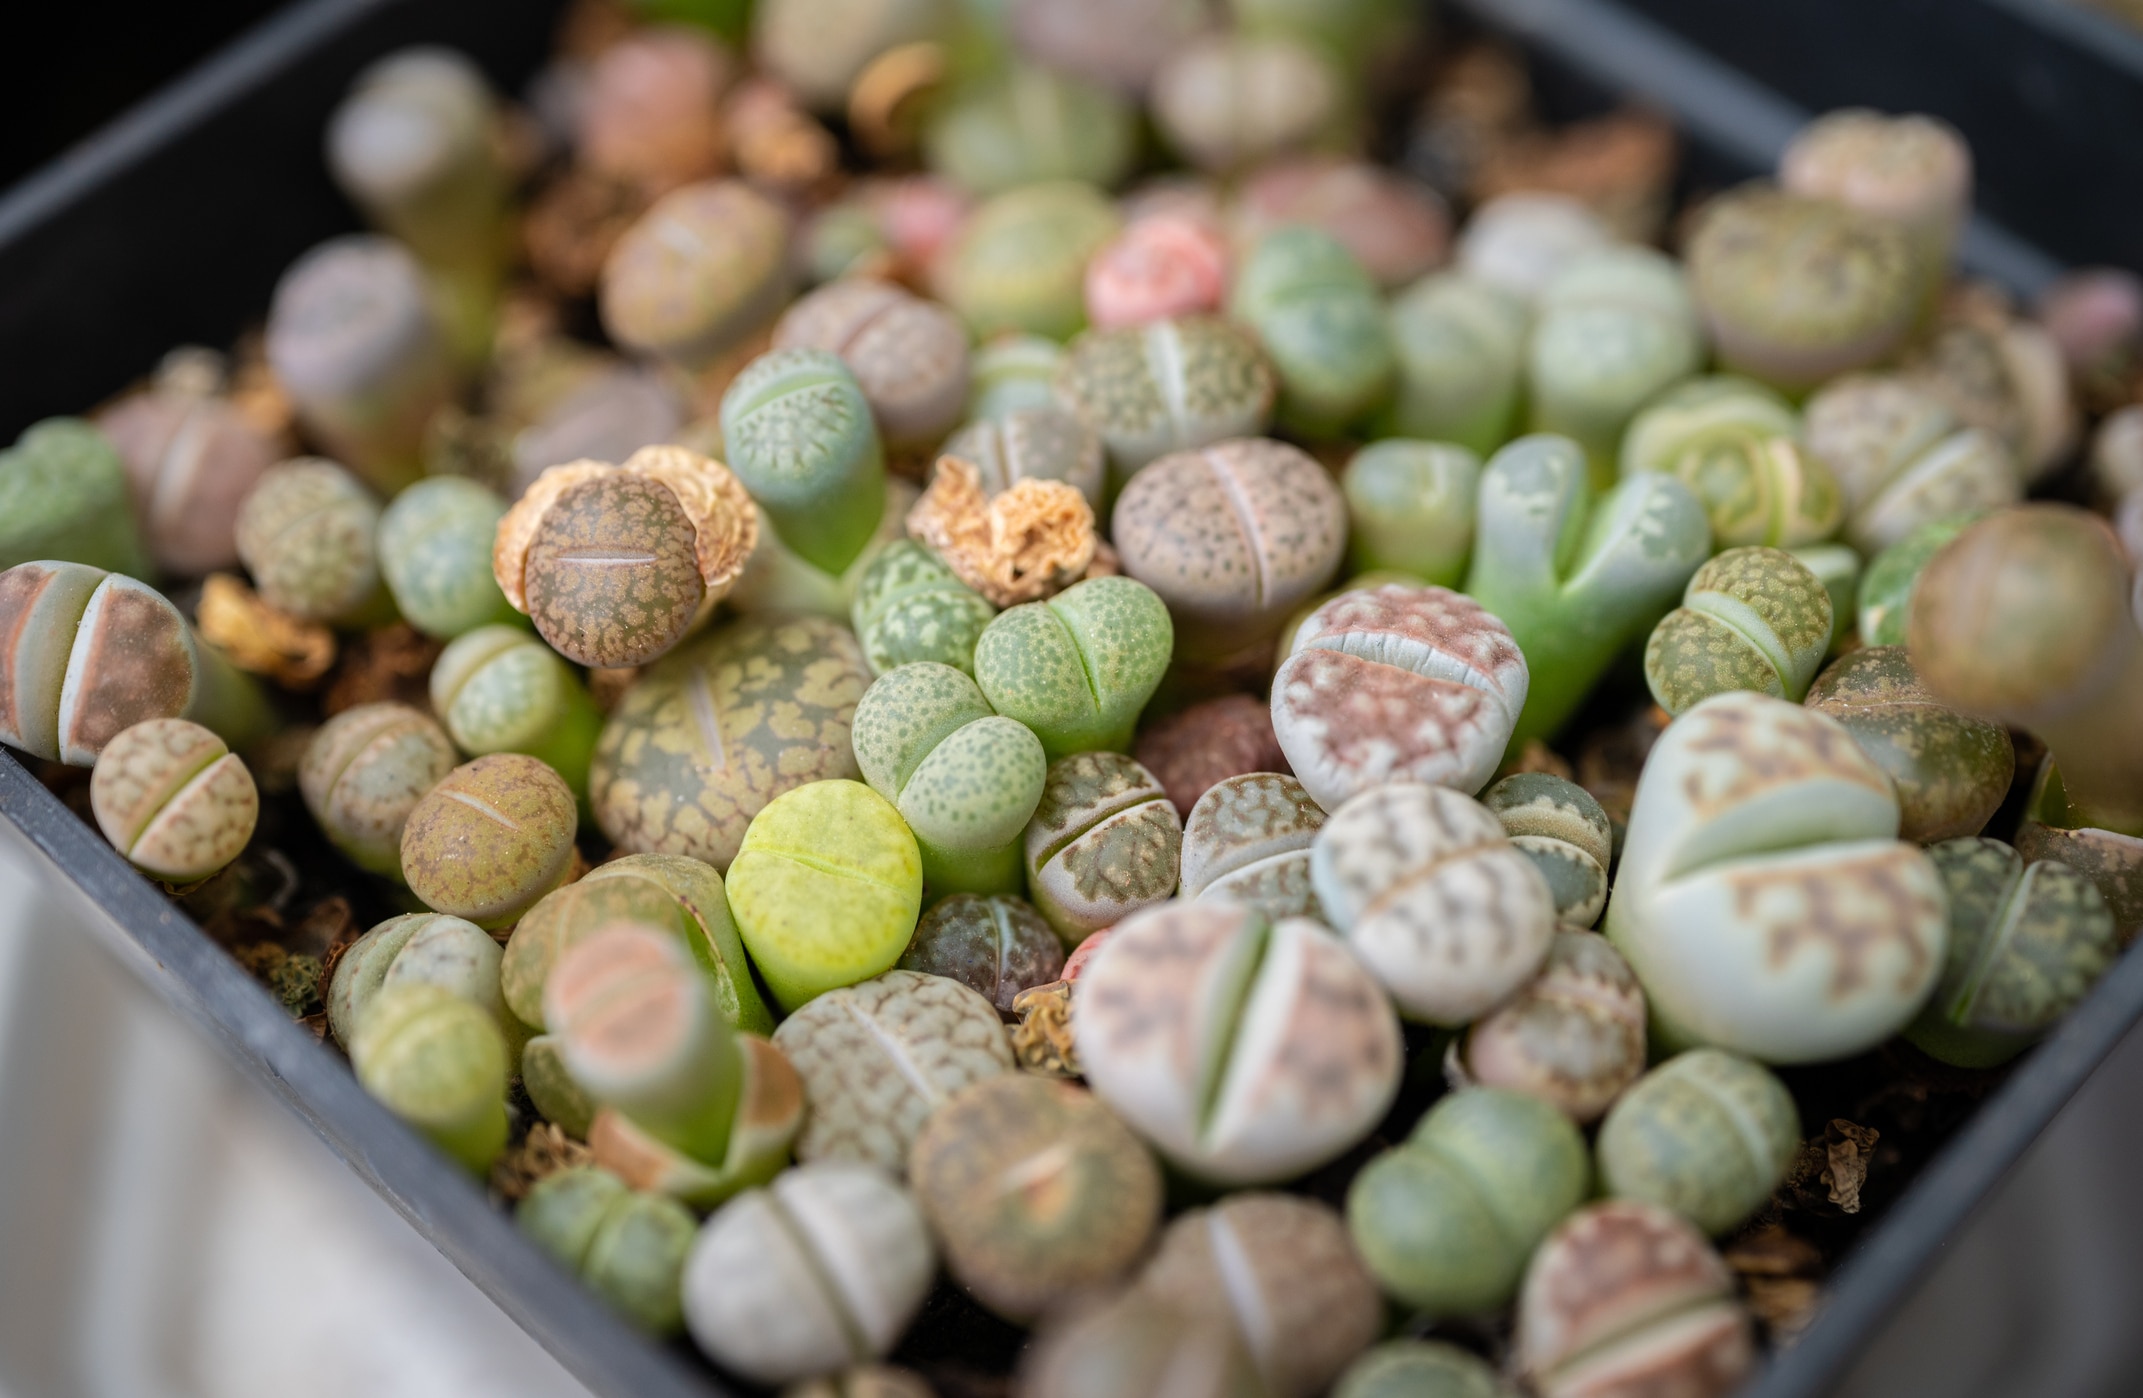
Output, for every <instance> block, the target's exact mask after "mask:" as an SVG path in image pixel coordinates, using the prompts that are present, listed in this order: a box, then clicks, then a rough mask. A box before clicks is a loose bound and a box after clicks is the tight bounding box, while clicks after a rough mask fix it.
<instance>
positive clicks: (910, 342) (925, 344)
mask: <svg viewBox="0 0 2143 1398" xmlns="http://www.w3.org/2000/svg"><path fill="white" fill-rule="evenodd" d="M774 348H775V349H818V350H827V351H830V352H831V353H834V354H837V355H839V356H840V357H841V362H842V363H844V364H846V365H847V366H848V369H849V372H850V373H852V374H854V375H855V376H856V383H857V384H858V385H859V386H860V387H861V388H862V390H863V397H864V399H865V400H866V401H867V402H869V404H870V405H871V414H872V416H874V417H875V418H877V420H878V428H879V430H880V431H881V432H883V433H884V434H885V438H886V440H887V441H888V442H890V443H893V444H895V445H928V444H930V443H934V442H936V441H937V440H938V439H939V438H941V437H943V436H944V435H945V433H946V432H947V431H948V430H950V429H951V427H952V426H953V424H954V423H956V422H958V421H959V420H960V411H961V409H962V408H964V407H965V406H966V405H967V329H966V327H965V326H963V325H961V324H960V320H959V317H957V316H955V315H954V314H953V313H952V312H951V311H948V310H946V309H945V308H944V307H943V306H940V305H938V304H937V303H936V302H935V301H925V300H924V299H922V298H921V297H919V296H912V295H910V294H909V293H907V292H906V291H903V290H901V289H900V288H899V287H897V286H894V285H892V284H891V283H890V282H881V281H875V280H872V279H871V278H868V277H849V278H843V279H841V280H840V281H836V282H830V283H828V284H827V285H825V286H822V287H820V288H819V289H818V290H816V291H814V292H812V293H810V294H809V295H807V296H805V297H804V298H803V299H801V300H799V301H798V302H797V303H796V304H795V305H793V306H791V307H790V308H789V309H788V311H787V312H785V313H784V314H783V315H782V317H781V320H780V322H779V323H777V324H776V325H775V326H774Z"/></svg>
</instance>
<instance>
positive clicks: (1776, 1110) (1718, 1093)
mask: <svg viewBox="0 0 2143 1398" xmlns="http://www.w3.org/2000/svg"><path fill="white" fill-rule="evenodd" d="M1800 1148H1801V1118H1800V1113H1799V1112H1798V1111H1796V1110H1795V1108H1794V1105H1793V1094H1792V1093H1790V1092H1788V1091H1787V1090H1786V1085H1785V1084H1784V1083H1782V1082H1780V1081H1779V1080H1778V1079H1777V1078H1776V1077H1774V1076H1772V1075H1771V1073H1770V1072H1768V1071H1767V1070H1766V1069H1765V1068H1764V1067H1763V1065H1761V1064H1759V1063H1752V1062H1750V1061H1749V1060H1748V1059H1746V1058H1741V1057H1738V1056H1736V1055H1734V1054H1731V1053H1722V1052H1720V1051H1719V1050H1718V1049H1691V1050H1690V1051H1689V1052H1687V1053H1682V1054H1677V1055H1675V1056H1674V1057H1673V1058H1670V1059H1668V1060H1667V1061H1666V1062H1664V1063H1662V1064H1660V1065H1659V1066H1658V1067H1657V1068H1654V1069H1653V1070H1652V1071H1651V1072H1649V1073H1646V1074H1645V1075H1644V1076H1643V1077H1642V1078H1639V1079H1638V1080H1637V1082H1636V1083H1635V1084H1633V1085H1632V1086H1631V1087H1630V1089H1629V1091H1627V1092H1625V1093H1623V1094H1622V1097H1621V1100H1619V1101H1617V1102H1616V1103H1615V1105H1614V1107H1613V1109H1612V1110H1610V1111H1609V1112H1608V1114H1607V1120H1606V1121H1605V1122H1603V1123H1602V1124H1601V1126H1600V1139H1599V1143H1598V1146H1597V1147H1596V1149H1597V1152H1598V1156H1599V1167H1600V1187H1601V1189H1602V1191H1603V1192H1605V1193H1606V1194H1607V1195H1608V1196H1609V1197H1611V1198H1617V1199H1641V1200H1644V1201H1645V1202H1646V1203H1649V1204H1657V1205H1659V1206H1660V1207H1661V1208H1665V1209H1672V1210H1673V1211H1674V1212H1675V1213H1678V1214H1680V1215H1681V1216H1682V1217H1683V1218H1686V1219H1688V1220H1689V1221H1690V1222H1691V1223H1694V1224H1695V1225H1696V1226H1697V1227H1699V1228H1701V1229H1703V1230H1704V1231H1705V1232H1706V1233H1710V1234H1715V1235H1716V1234H1720V1233H1724V1232H1726V1231H1727V1230H1728V1229H1731V1228H1733V1227H1735V1226H1736V1225H1738V1224H1739V1223H1741V1222H1742V1221H1743V1220H1744V1219H1746V1218H1748V1216H1749V1215H1750V1214H1753V1213H1755V1212H1756V1211H1757V1210H1758V1209H1759V1208H1761V1207H1763V1204H1764V1201H1765V1200H1767V1199H1769V1198H1770V1197H1771V1192H1772V1191H1773V1190H1775V1189H1777V1188H1778V1186H1779V1184H1780V1183H1781V1182H1782V1181H1784V1179H1785V1178H1786V1171H1787V1169H1788V1167H1790V1166H1791V1165H1792V1164H1793V1158H1794V1156H1795V1155H1796V1154H1798V1153H1799V1151H1800Z"/></svg>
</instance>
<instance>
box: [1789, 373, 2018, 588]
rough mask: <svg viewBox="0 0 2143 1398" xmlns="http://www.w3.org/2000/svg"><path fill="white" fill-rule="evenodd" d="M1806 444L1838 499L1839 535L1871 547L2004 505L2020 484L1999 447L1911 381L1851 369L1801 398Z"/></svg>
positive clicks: (1876, 548)
mask: <svg viewBox="0 0 2143 1398" xmlns="http://www.w3.org/2000/svg"><path fill="white" fill-rule="evenodd" d="M1805 430H1806V436H1807V442H1808V449H1809V450H1810V451H1811V452H1813V453H1814V454H1815V455H1816V456H1817V457H1818V458H1819V459H1821V460H1822V461H1823V462H1824V464H1825V465H1827V466H1828V467H1829V468H1830V470H1831V474H1832V475H1833V476H1834V477H1835V478H1836V479H1837V482H1838V486H1839V489H1840V491H1841V493H1842V494H1843V495H1844V497H1845V509H1846V517H1845V531H1844V532H1845V537H1846V539H1847V541H1848V542H1850V543H1851V544H1852V545H1853V546H1854V547H1856V548H1859V549H1862V550H1864V551H1866V552H1868V553H1878V552H1880V551H1881V550H1883V549H1886V548H1889V547H1890V546H1891V545H1892V544H1895V543H1898V542H1899V541H1901V540H1903V539H1904V538H1906V537H1907V536H1908V535H1910V534H1911V533H1912V532H1913V531H1914V530H1916V529H1917V528H1919V527H1920V526H1921V525H1924V524H1926V523H1928V522H1929V521H1931V520H1938V519H1944V518H1947V517H1949V516H1952V515H1958V514H1966V513H1977V512H1979V511H1982V510H1991V509H1995V508H1997V507H1999V506H2002V505H2013V504H2015V503H2016V502H2017V500H2018V499H2019V498H2020V497H2021V496H2022V494H2023V482H2022V480H2021V478H2020V476H2019V473H2018V471H2017V466H2016V462H2015V461H2014V460H2013V459H2012V458H2011V456H2010V454H2009V451H2008V448H2006V447H2004V446H2003V445H2002V443H2001V442H2000V441H1999V440H1998V439H1997V438H1996V437H1995V436H1994V435H1993V434H1992V433H1990V432H1986V431H1984V430H1982V429H1980V428H1977V427H1967V426H1965V425H1964V424H1963V423H1961V422H1959V421H1958V420H1957V417H1956V415H1955V414H1953V413H1951V412H1950V410H1949V409H1948V407H1946V406H1945V405H1944V404H1943V402H1942V400H1941V399H1940V398H1938V397H1936V396H1935V395H1934V394H1932V393H1930V392H1928V391H1927V390H1926V389H1924V388H1922V387H1920V386H1919V385H1917V384H1915V383H1913V382H1912V381H1911V380H1909V379H1906V378H1902V377H1899V376H1895V375H1888V374H1852V375H1848V376H1847V377H1845V378H1842V379H1837V380H1835V381H1833V382H1831V383H1829V384H1826V385H1825V386H1824V387H1823V388H1822V389H1820V390H1819V391H1818V392H1816V394H1815V395H1814V396H1812V397H1811V398H1810V399H1809V400H1808V411H1807V415H1806V428H1805Z"/></svg>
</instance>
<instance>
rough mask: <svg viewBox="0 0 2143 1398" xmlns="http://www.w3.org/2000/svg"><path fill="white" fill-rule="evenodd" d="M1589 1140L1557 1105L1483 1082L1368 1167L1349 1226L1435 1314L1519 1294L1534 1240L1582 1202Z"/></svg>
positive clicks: (1388, 1284) (1476, 1308)
mask: <svg viewBox="0 0 2143 1398" xmlns="http://www.w3.org/2000/svg"><path fill="white" fill-rule="evenodd" d="M1591 1181H1592V1163H1591V1162H1590V1161H1589V1160H1587V1159H1586V1156H1585V1139H1584V1137H1582V1136H1580V1135H1579V1134H1578V1130H1577V1127H1575V1126H1574V1125H1572V1124H1571V1122H1570V1118H1568V1117H1566V1116H1564V1115H1563V1114H1562V1113H1561V1112H1559V1111H1557V1110H1556V1109H1555V1108H1554V1106H1553V1105H1551V1104H1549V1103H1547V1102H1543V1101H1541V1100H1540V1099H1539V1098H1537V1097H1528V1096H1526V1095H1524V1094H1522V1093H1517V1092H1504V1091H1501V1090H1499V1089H1497V1088H1492V1087H1483V1088H1473V1089H1470V1090H1468V1091H1464V1092H1457V1093H1453V1094H1452V1095H1450V1096H1448V1097H1446V1098H1444V1099H1443V1100H1442V1101H1441V1102H1438V1103H1437V1104H1436V1105H1435V1106H1434V1107H1432V1108H1431V1109H1430V1110H1429V1114H1428V1115H1427V1116H1424V1117H1423V1118H1422V1119H1421V1122H1420V1124H1419V1125H1417V1126H1416V1127H1415V1128H1414V1130H1413V1133H1412V1134H1411V1135H1410V1136H1408V1137H1407V1139H1406V1140H1405V1141H1404V1142H1402V1143H1401V1144H1399V1145H1397V1146H1395V1147H1393V1148H1392V1149H1390V1150H1388V1151H1385V1152H1384V1153H1383V1154H1382V1155H1379V1156H1377V1157H1376V1158H1375V1159H1373V1160H1371V1161H1370V1162H1369V1163H1368V1164H1367V1165H1366V1166H1364V1167H1363V1168H1362V1172H1361V1173H1360V1174H1358V1175H1356V1176H1355V1177H1354V1183H1353V1184H1352V1185H1351V1186H1350V1187H1349V1188H1348V1190H1347V1223H1348V1226H1349V1228H1350V1229H1351V1230H1352V1231H1353V1234H1354V1245H1355V1247H1356V1248H1357V1249H1359V1250H1360V1251H1361V1254H1362V1260H1363V1261H1364V1262H1366V1263H1368V1265H1369V1270H1370V1271H1371V1272H1372V1273H1374V1274H1375V1275H1376V1279H1377V1282H1378V1284H1379V1285H1381V1286H1382V1287H1383V1288H1384V1290H1385V1291H1386V1292H1388V1293H1390V1294H1391V1295H1392V1296H1394V1297H1396V1298H1397V1299H1398V1300H1400V1301H1401V1302H1404V1303H1405V1304H1406V1305H1409V1306H1413V1307H1416V1308H1418V1309H1420V1310H1424V1311H1427V1312H1429V1313H1430V1314H1431V1315H1436V1316H1451V1315H1475V1314H1479V1313H1481V1312H1485V1311H1492V1310H1494V1309H1496V1308H1497V1307H1498V1306H1501V1305H1503V1304H1504V1303H1505V1302H1507V1301H1509V1300H1510V1298H1511V1296H1512V1295H1513V1294H1514V1293H1515V1292H1516V1291H1517V1289H1518V1280H1519V1276H1520V1274H1521V1273H1523V1271H1524V1270H1525V1263H1526V1258H1527V1257H1528V1256H1530V1255H1531V1253H1532V1251H1533V1247H1534V1245H1535V1244H1537V1243H1538V1242H1539V1241H1540V1240H1541V1239H1542V1238H1543V1237H1545V1236H1546V1235H1547V1232H1548V1230H1549V1229H1551V1228H1553V1227H1554V1226H1555V1225H1556V1223H1557V1222H1559V1221H1560V1220H1561V1219H1562V1218H1563V1217H1564V1216H1565V1215H1567V1214H1568V1213H1570V1211H1571V1210H1573V1209H1575V1208H1576V1207H1577V1206H1578V1205H1579V1204H1580V1203H1582V1202H1584V1199H1585V1195H1586V1192H1587V1188H1588V1186H1589V1185H1590V1184H1591Z"/></svg>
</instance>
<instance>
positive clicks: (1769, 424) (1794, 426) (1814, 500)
mask: <svg viewBox="0 0 2143 1398" xmlns="http://www.w3.org/2000/svg"><path fill="white" fill-rule="evenodd" d="M1798 430H1799V420H1798V418H1797V417H1796V415H1795V414H1794V411H1793V408H1792V407H1791V405H1789V404H1788V403H1787V402H1786V400H1785V399H1783V398H1781V397H1780V396H1779V395H1778V394H1777V393H1775V392H1773V391H1772V390H1770V389H1768V388H1765V387H1764V386H1763V385H1762V384H1759V383H1754V382H1752V381H1750V380H1748V379H1744V378H1737V377H1735V376H1733V375H1731V374H1720V375H1716V376H1714V377H1711V378H1705V379H1694V380H1692V381H1690V382H1688V383H1685V384H1683V385H1681V386H1680V387H1678V388H1674V389H1670V390H1669V391H1668V392H1666V393H1665V394H1663V395H1661V396H1660V397H1659V398H1658V399H1657V400H1656V401H1655V402H1653V403H1652V404H1651V405H1649V406H1648V407H1646V408H1645V410H1644V411H1643V412H1641V413H1639V414H1638V415H1637V416H1636V418H1635V419H1634V420H1633V421H1632V422H1631V423H1630V428H1629V431H1628V432H1627V433H1626V434H1624V436H1623V439H1622V453H1621V472H1622V474H1623V475H1624V476H1625V477H1627V476H1632V475H1636V474H1638V473H1639V472H1644V471H1658V472H1661V473H1664V474H1666V475H1671V476H1674V477H1676V478H1678V479H1679V480H1680V481H1681V482H1682V484H1684V485H1686V486H1688V487H1689V488H1690V489H1691V490H1692V491H1694V492H1696V496H1697V498H1698V499H1699V500H1701V501H1703V502H1704V512H1705V515H1706V517H1707V518H1709V520H1710V521H1711V531H1712V542H1713V543H1714V544H1716V545H1719V546H1723V547H1733V546H1736V545H1743V544H1768V545H1770V546H1772V547H1773V548H1794V547H1798V546H1799V545H1802V544H1810V543H1814V542H1816V541H1817V540H1820V539H1827V538H1829V537H1830V536H1831V535H1832V534H1835V533H1836V532H1838V526H1839V524H1840V523H1842V522H1843V521H1844V519H1845V512H1846V508H1847V501H1846V497H1845V496H1844V495H1843V494H1842V493H1841V491H1840V490H1839V486H1838V482H1837V480H1836V478H1835V477H1833V476H1832V475H1831V472H1830V469H1829V467H1828V466H1827V465H1826V464H1825V463H1824V461H1823V459H1822V458H1821V457H1819V456H1816V455H1814V454H1813V453H1811V452H1810V451H1809V449H1808V448H1806V447H1804V446H1802V445H1801V444H1800V442H1799V441H1797V440H1796V439H1795V435H1794V434H1795V433H1796V432H1797V431H1798Z"/></svg>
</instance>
